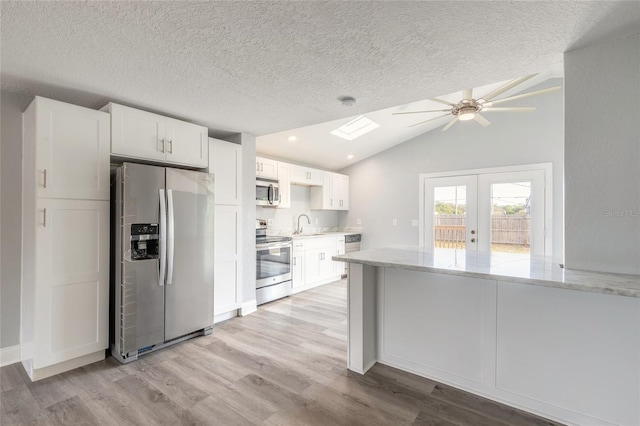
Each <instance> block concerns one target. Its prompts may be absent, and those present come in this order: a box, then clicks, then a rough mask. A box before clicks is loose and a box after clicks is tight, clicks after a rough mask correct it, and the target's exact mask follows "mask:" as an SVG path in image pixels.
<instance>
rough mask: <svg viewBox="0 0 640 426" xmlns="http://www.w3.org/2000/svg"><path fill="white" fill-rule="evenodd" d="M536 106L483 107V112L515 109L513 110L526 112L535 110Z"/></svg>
mask: <svg viewBox="0 0 640 426" xmlns="http://www.w3.org/2000/svg"><path fill="white" fill-rule="evenodd" d="M535 110H536V108H535V107H503V108H494V107H491V106H490V107H486V108H482V112H488V111H513V112H526V111H535Z"/></svg>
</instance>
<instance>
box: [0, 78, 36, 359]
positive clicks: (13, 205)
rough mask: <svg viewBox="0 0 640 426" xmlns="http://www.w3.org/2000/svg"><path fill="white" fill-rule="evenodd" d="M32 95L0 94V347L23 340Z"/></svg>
mask: <svg viewBox="0 0 640 426" xmlns="http://www.w3.org/2000/svg"><path fill="white" fill-rule="evenodd" d="M32 99H33V98H32V97H30V96H24V95H19V94H15V93H10V92H6V91H4V90H3V91H2V92H1V93H0V108H1V109H0V115H1V125H0V127H1V135H0V139H1V149H2V163H1V165H0V172H1V174H2V179H1V182H2V187H1V191H2V196H1V198H2V204H1V206H2V207H1V208H2V214H1V215H0V216H1V217H2V222H1V227H2V243H1V245H0V250H1V252H0V253H1V256H2V270H1V273H0V282H1V284H0V302H1V304H0V348H6V347H9V346H14V345H17V344H18V343H19V342H20V280H21V270H20V250H21V247H22V234H21V230H22V111H23V110H24V109H26V107H27V106H28V105H29V102H30V101H31V100H32Z"/></svg>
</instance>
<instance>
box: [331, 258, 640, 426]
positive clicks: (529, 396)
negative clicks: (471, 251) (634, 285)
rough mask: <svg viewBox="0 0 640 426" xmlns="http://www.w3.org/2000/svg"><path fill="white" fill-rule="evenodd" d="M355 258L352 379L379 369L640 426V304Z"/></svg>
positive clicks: (548, 411)
mask: <svg viewBox="0 0 640 426" xmlns="http://www.w3.org/2000/svg"><path fill="white" fill-rule="evenodd" d="M360 253H366V252H360ZM354 254H355V253H354ZM348 256H349V255H346V256H337V257H336V258H335V259H336V260H340V261H347V262H349V261H350V262H358V263H349V284H348V285H349V290H348V300H349V302H348V303H349V308H348V310H349V334H348V368H349V369H350V370H352V371H355V372H358V373H361V374H364V373H366V371H367V370H368V369H369V368H371V367H372V366H373V365H374V364H375V363H376V362H380V363H383V364H386V365H390V366H393V367H396V368H400V369H402V370H405V371H409V372H412V373H415V374H417V375H420V376H424V377H427V378H430V379H434V380H437V381H440V382H442V383H446V384H449V385H452V386H455V387H458V388H460V389H464V390H466V391H469V392H472V393H475V394H478V395H481V396H484V397H487V398H490V399H493V400H495V401H499V402H501V403H504V404H507V405H510V406H513V407H516V408H520V409H523V410H526V411H529V412H531V413H534V414H538V415H541V416H543V417H547V418H550V419H553V420H557V421H560V422H564V423H569V424H579V425H614V424H617V425H638V424H640V298H637V297H624V296H619V295H610V294H602V293H594V292H586V291H577V290H568V289H565V288H553V287H551V286H543V285H540V284H539V285H531V284H524V283H521V282H520V283H516V282H510V281H508V280H506V279H504V278H503V277H500V278H498V279H496V278H493V279H491V277H490V274H488V273H486V274H477V275H478V276H479V277H474V276H471V275H473V274H469V273H464V274H462V273H438V272H433V271H432V270H431V271H428V272H427V271H420V270H417V269H418V268H416V267H414V266H415V265H414V266H412V267H410V268H408V269H405V268H403V267H402V266H400V267H393V266H381V265H375V264H374V265H368V264H366V262H365V261H364V260H363V259H362V258H363V256H364V255H363V256H361V259H359V260H355V259H354V258H353V257H352V258H350V259H348V258H347V257H348ZM458 272H459V271H458ZM514 281H515V280H514ZM639 282H640V281H639Z"/></svg>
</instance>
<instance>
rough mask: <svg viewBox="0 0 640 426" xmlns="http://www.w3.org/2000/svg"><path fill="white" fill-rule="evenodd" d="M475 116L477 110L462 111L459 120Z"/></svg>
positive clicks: (471, 118)
mask: <svg viewBox="0 0 640 426" xmlns="http://www.w3.org/2000/svg"><path fill="white" fill-rule="evenodd" d="M475 116H476V113H475V111H461V112H460V114H458V120H460V121H469V120H473V119H474V118H475Z"/></svg>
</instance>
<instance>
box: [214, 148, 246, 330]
mask: <svg viewBox="0 0 640 426" xmlns="http://www.w3.org/2000/svg"><path fill="white" fill-rule="evenodd" d="M209 173H213V174H214V179H215V190H214V194H215V195H214V197H215V209H214V217H215V219H214V221H215V225H214V230H215V232H214V235H215V237H214V282H215V285H214V294H213V313H214V322H219V321H223V320H226V319H229V318H232V317H235V316H236V314H237V310H238V309H240V308H241V300H242V294H241V288H242V285H241V283H242V228H241V226H242V225H241V223H242V146H240V145H237V144H234V143H231V142H225V141H222V140H219V139H214V138H209Z"/></svg>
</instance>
